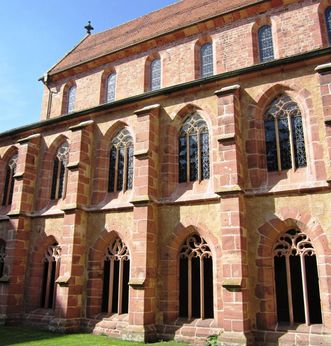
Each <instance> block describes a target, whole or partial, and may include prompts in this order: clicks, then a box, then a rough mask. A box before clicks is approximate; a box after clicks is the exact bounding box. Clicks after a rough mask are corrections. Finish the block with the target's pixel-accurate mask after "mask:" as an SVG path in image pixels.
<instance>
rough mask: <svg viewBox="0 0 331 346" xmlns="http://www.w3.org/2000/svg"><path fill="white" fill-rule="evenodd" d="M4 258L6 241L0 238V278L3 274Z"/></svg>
mask: <svg viewBox="0 0 331 346" xmlns="http://www.w3.org/2000/svg"><path fill="white" fill-rule="evenodd" d="M5 258H6V242H5V241H4V240H2V239H0V278H1V277H2V276H3V275H4V269H5Z"/></svg>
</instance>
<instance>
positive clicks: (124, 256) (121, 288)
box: [102, 238, 130, 314]
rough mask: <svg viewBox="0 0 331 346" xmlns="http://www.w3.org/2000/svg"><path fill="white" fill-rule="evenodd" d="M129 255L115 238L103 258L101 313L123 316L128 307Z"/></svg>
mask: <svg viewBox="0 0 331 346" xmlns="http://www.w3.org/2000/svg"><path fill="white" fill-rule="evenodd" d="M129 278H130V253H129V250H128V248H127V246H126V245H125V244H124V243H123V242H122V240H121V239H119V238H116V239H115V240H114V241H113V242H112V243H111V244H110V245H109V246H108V247H107V250H106V253H105V258H104V274H103V294H102V312H107V313H109V314H111V313H117V314H125V313H127V312H128V306H129Z"/></svg>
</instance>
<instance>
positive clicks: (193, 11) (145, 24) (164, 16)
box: [50, 0, 260, 74]
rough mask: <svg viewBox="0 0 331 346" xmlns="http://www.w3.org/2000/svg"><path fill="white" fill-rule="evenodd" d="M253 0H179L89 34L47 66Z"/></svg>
mask: <svg viewBox="0 0 331 346" xmlns="http://www.w3.org/2000/svg"><path fill="white" fill-rule="evenodd" d="M258 2H260V1H257V0H255V1H254V0H231V1H229V0H182V1H179V2H177V3H174V4H173V5H169V6H167V7H164V8H162V9H160V10H157V11H154V12H151V13H149V14H147V15H144V16H142V17H139V18H136V19H134V20H132V21H130V22H127V23H124V24H122V25H119V26H117V27H114V28H112V29H109V30H106V31H104V32H100V33H97V34H92V35H89V36H88V37H86V39H85V40H82V41H81V43H80V44H78V45H77V46H76V47H75V48H74V49H73V50H72V51H71V52H69V53H68V54H67V55H66V56H65V57H64V58H63V59H62V60H60V61H59V62H58V63H57V64H56V65H55V66H54V67H53V68H52V69H51V70H50V73H51V74H54V73H56V72H57V71H60V70H65V69H67V68H70V67H71V66H74V65H77V64H80V63H83V62H85V61H89V60H91V59H94V58H97V57H99V56H103V55H105V54H107V53H110V52H113V51H117V50H119V49H121V48H124V47H127V46H130V45H133V44H135V43H138V42H141V41H144V40H147V39H150V38H153V37H156V36H159V35H162V34H164V33H166V32H169V31H172V30H176V29H179V28H181V27H184V26H187V25H190V24H193V23H195V22H198V21H201V20H204V19H207V18H209V17H213V16H215V15H218V14H222V13H226V12H229V11H232V10H235V9H237V8H240V7H243V6H247V5H250V4H254V3H258Z"/></svg>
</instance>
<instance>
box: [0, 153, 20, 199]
mask: <svg viewBox="0 0 331 346" xmlns="http://www.w3.org/2000/svg"><path fill="white" fill-rule="evenodd" d="M16 166H17V154H15V155H13V156H12V157H11V158H10V159H9V161H8V164H7V169H6V178H5V186H4V189H3V197H2V205H11V203H12V201H13V194H14V183H15V178H14V175H15V172H16Z"/></svg>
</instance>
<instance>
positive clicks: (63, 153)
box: [51, 142, 69, 199]
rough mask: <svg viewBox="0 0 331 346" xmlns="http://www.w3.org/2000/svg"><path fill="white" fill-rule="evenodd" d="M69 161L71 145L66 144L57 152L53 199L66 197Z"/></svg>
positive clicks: (54, 166)
mask: <svg viewBox="0 0 331 346" xmlns="http://www.w3.org/2000/svg"><path fill="white" fill-rule="evenodd" d="M68 160H69V143H68V142H64V143H63V144H62V145H61V146H60V147H59V148H58V150H57V152H56V155H55V158H54V163H53V177H52V190H51V199H59V198H62V197H64V193H65V188H66V181H67V165H68Z"/></svg>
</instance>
